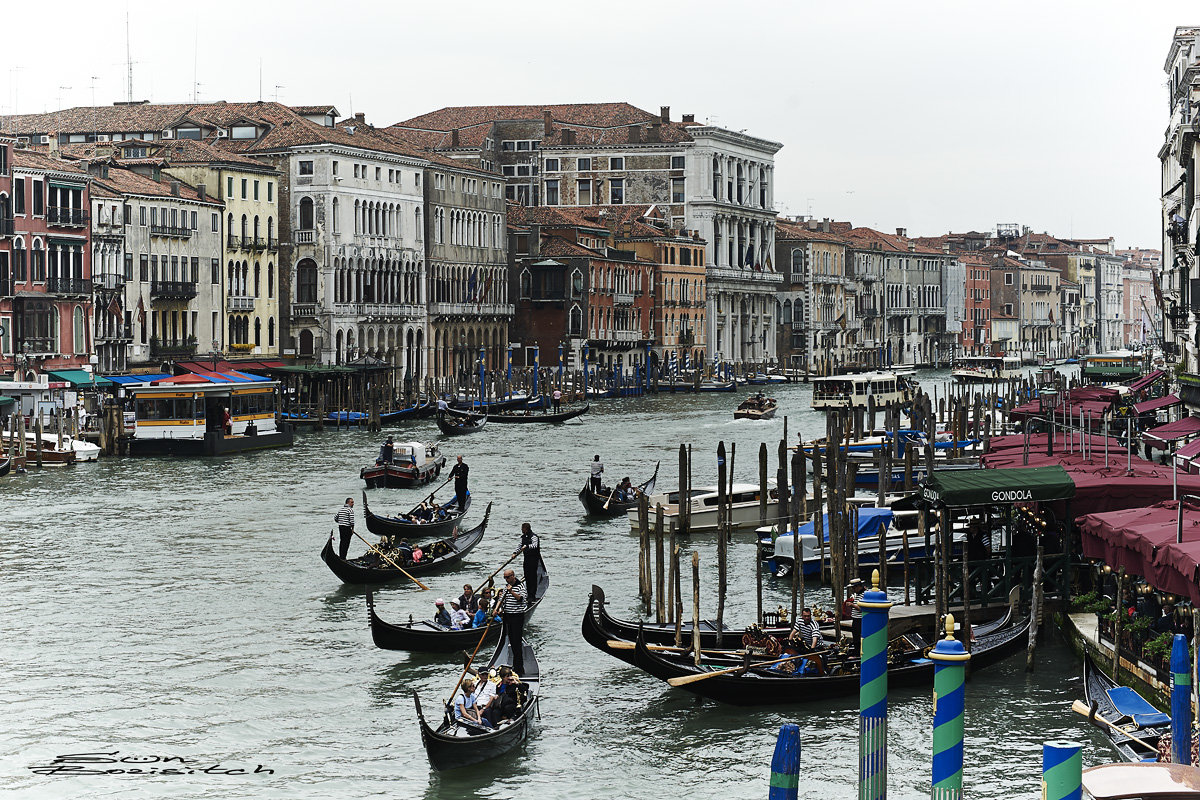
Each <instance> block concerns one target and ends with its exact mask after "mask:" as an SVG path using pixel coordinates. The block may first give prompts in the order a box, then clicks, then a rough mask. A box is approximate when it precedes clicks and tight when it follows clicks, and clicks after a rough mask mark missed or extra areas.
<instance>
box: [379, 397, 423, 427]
mask: <svg viewBox="0 0 1200 800" xmlns="http://www.w3.org/2000/svg"><path fill="white" fill-rule="evenodd" d="M433 406H434V402H433V398H432V397H430V398H428V399H427V400H426V401H425V402H424V403H422V402H421V399H420V398H417V402H416V403H415V404H414V405H411V406H409V407H407V408H400V409H397V410H395V411H385V412H383V413H382V414H380V415H379V421H380V422H382V423H383V424H385V425H387V424H390V423H395V422H404V421H405V420H410V419H418V418H420V417H421V416H422V412H423V411H427V410H428V411H432V410H433Z"/></svg>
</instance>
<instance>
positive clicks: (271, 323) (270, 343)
mask: <svg viewBox="0 0 1200 800" xmlns="http://www.w3.org/2000/svg"><path fill="white" fill-rule="evenodd" d="M274 346H275V318H274V317H268V318H267V347H274Z"/></svg>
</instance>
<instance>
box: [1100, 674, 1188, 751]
mask: <svg viewBox="0 0 1200 800" xmlns="http://www.w3.org/2000/svg"><path fill="white" fill-rule="evenodd" d="M1083 696H1084V698H1085V700H1086V702H1087V704H1088V706H1089V707H1091V706H1093V705H1094V706H1095V709H1094V711H1093V712H1092V713H1093V714H1095V716H1097V717H1100V718H1101V719H1105V720H1108V721H1109V722H1111V723H1112V724H1113V725H1116V726H1117V727H1119V728H1120V729H1121V730H1123V731H1126V732H1128V733H1132V734H1133V735H1134V736H1136V737H1138V738H1139V739H1141V740H1143V741H1145V742H1146V744H1150V745H1154V746H1155V747H1157V746H1158V740H1159V739H1161V738H1162V736H1163V734H1165V733H1168V732H1170V730H1171V718H1170V717H1169V716H1168V715H1166V714H1164V713H1163V712H1161V711H1159V710H1158V709H1157V708H1155V707H1154V706H1152V705H1150V703H1148V702H1147V701H1146V699H1145V698H1144V697H1142V696H1141V695H1140V694H1138V693H1137V692H1135V691H1134V690H1133V689H1130V688H1129V687H1128V686H1121V685H1119V684H1118V683H1117V682H1116V681H1114V680H1113V679H1112V678H1110V677H1108V676H1107V675H1105V674H1104V672H1103V671H1102V670H1101V669H1100V668H1099V667H1098V666H1096V664H1095V662H1093V661H1092V657H1091V656H1089V655H1085V656H1084V657H1083ZM1088 719H1089V721H1091V723H1092V724H1093V725H1095V726H1096V727H1097V728H1099V729H1100V730H1102V731H1104V735H1105V736H1107V737H1108V740H1109V741H1110V742H1111V743H1112V746H1113V749H1114V750H1116V751H1117V752H1118V753H1119V754H1120V756H1121V758H1122V759H1123V760H1125V761H1145V760H1148V761H1155V760H1156V759H1157V758H1158V751H1157V750H1155V751H1154V752H1150V751H1148V750H1146V748H1145V747H1143V746H1142V745H1140V744H1138V743H1137V742H1135V741H1134V740H1133V739H1130V738H1129V737H1128V736H1122V735H1121V734H1119V733H1117V732H1116V731H1114V730H1113V729H1112V728H1110V727H1109V726H1108V725H1105V724H1103V723H1101V722H1097V721H1096V720H1095V719H1092V716H1091V715H1089V716H1088Z"/></svg>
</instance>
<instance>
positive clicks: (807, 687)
mask: <svg viewBox="0 0 1200 800" xmlns="http://www.w3.org/2000/svg"><path fill="white" fill-rule="evenodd" d="M594 603H595V598H594V596H593V598H592V600H591V601H590V602H589V606H588V612H587V614H585V615H584V619H583V636H584V639H586V640H587V641H588V643H589V644H591V645H592V646H594V647H596V648H597V649H600V650H603V651H605V652H607V653H608V654H609V655H612V656H613V657H615V658H617V659H620V660H621V661H624V662H626V663H628V664H632V665H633V666H635V667H638V668H639V669H641V670H643V671H645V672H648V673H650V674H651V675H653V676H654V677H656V678H659V679H661V680H664V681H666V680H669V679H671V678H680V677H685V676H688V675H699V674H703V673H705V672H709V671H712V668H714V667H715V668H717V669H721V668H726V667H736V666H741V665H743V664H744V663H745V662H744V661H743V660H742V658H741V657H739V656H736V655H733V654H732V653H731V654H730V655H729V656H728V657H727V658H724V659H722V658H720V657H716V658H708V659H707V661H706V663H704V664H702V665H701V666H700V667H697V666H695V664H694V663H693V661H692V656H691V654H690V653H688V652H686V651H685V652H683V653H682V654H678V655H676V654H666V653H663V652H662V651H654V650H650V649H649V648H648V647H647V644H648V642H647V641H646V637H645V636H644V635H641V636H638V638H637V639H636V640H635V641H634V643H633V647H632V649H622V648H615V647H612V646H611V645H609V643H608V642H609V640H611V639H617V638H620V637H617V636H614V635H613V632H611V631H607V630H605V629H603V628H601V627H600V624H599V617H598V615H597V614H595V613H594V612H593V605H594ZM1028 631H1029V620H1028V618H1026V619H1024V620H1022V621H1021V622H1018V623H1013V622H1012V609H1011V607H1010V608H1009V610H1008V612H1007V613H1006V614H1005V616H1004V617H1002V618H1001V620H1000V621H999V622H997V623H995V624H994V625H991V626H987V627H986V628H985V627H984V626H980V627H979V628H977V629H976V630H975V642H974V644H973V646H972V649H971V669H972V671H975V670H979V669H983V668H984V667H987V666H990V665H991V664H994V663H996V662H998V661H1001V660H1003V659H1004V658H1007V657H1008V656H1010V655H1012V654H1013V653H1016V652H1018V651H1020V650H1021V649H1022V647H1023V645H1024V642H1025V639H1026V638H1027V634H1028ZM903 642H904V643H903V645H902V646H901V648H900V651H899V652H897V653H896V654H895V656H896V660H895V661H894V662H893V663H892V664H891V665H890V666H889V668H888V685H889V686H892V687H903V686H929V685H931V684H932V682H933V662H932V661H930V660H929V659H928V658H926V657H925V650H926V649H927V648H926V647H923V646H922V645H925V644H927V643H925V642H923V641H922V640H921V639H920V638H919V637H918V636H916V635H915V634H907V635H906V636H905V637H903ZM738 644H740V642H739V643H738ZM706 658H707V657H706ZM812 661H813V662H814V664H816V665H817V668H818V671H819V672H820V673H821V674H808V675H803V676H799V677H797V676H794V675H788V674H784V673H780V672H776V671H774V670H771V669H770V668H765V667H763V668H760V667H755V666H754V665H753V663H751V664H749V666H748V668H747V669H745V670H743V671H741V672H733V673H727V674H724V675H720V676H717V677H713V678H709V679H707V680H703V681H695V682H694V683H689V684H686V685H685V686H683V687H680V688H683V689H687V690H688V691H690V692H693V693H695V694H697V695H700V696H701V697H706V698H709V699H710V700H716V701H718V702H722V703H728V704H731V705H739V706H754V705H777V704H780V703H803V702H807V701H811V700H823V699H826V698H830V697H838V696H848V695H853V694H855V693H857V692H858V688H859V675H858V660H857V659H856V658H851V657H849V656H845V657H843V658H840V659H829V660H828V661H823V660H819V659H812Z"/></svg>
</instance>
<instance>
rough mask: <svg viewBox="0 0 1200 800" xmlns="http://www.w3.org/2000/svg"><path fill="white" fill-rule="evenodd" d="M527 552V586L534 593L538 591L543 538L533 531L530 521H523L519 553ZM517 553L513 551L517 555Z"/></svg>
mask: <svg viewBox="0 0 1200 800" xmlns="http://www.w3.org/2000/svg"><path fill="white" fill-rule="evenodd" d="M520 552H524V553H525V588H526V590H528V591H529V592H530V593H532V594H536V593H537V584H538V562H540V561H541V560H542V540H541V539H539V538H538V535H537V534H536V533H534V532H533V526H531V525H530V524H529V523H528V522H522V523H521V546H520V547H519V548H517V553H520ZM517 553H513V555H514V556H515V555H516V554H517Z"/></svg>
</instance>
